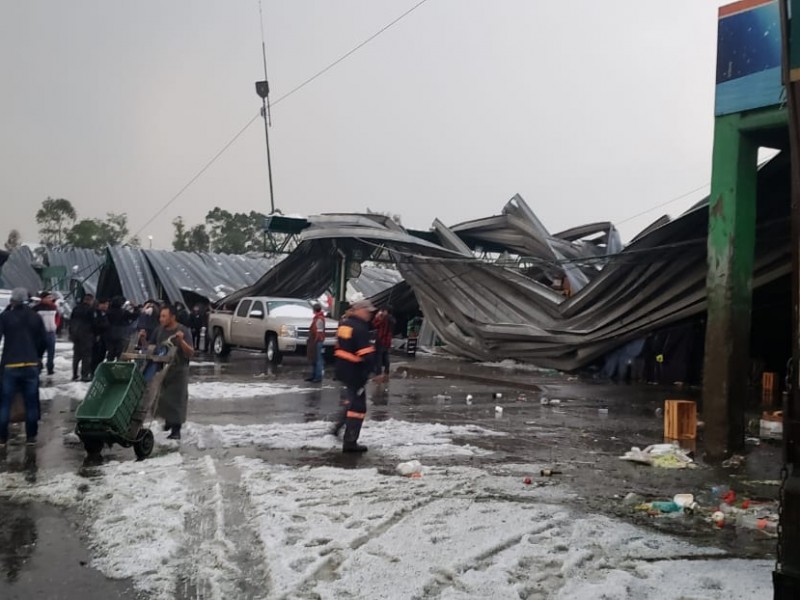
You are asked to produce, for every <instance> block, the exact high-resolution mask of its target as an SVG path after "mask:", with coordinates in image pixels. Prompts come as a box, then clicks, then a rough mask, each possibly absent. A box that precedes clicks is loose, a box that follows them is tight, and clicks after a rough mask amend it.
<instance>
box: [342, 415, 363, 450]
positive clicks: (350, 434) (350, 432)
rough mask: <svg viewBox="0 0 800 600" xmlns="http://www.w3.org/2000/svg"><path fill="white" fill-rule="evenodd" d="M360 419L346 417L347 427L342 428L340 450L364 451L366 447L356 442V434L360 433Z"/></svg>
mask: <svg viewBox="0 0 800 600" xmlns="http://www.w3.org/2000/svg"><path fill="white" fill-rule="evenodd" d="M361 423H362V421H361V419H353V418H350V419H347V427H346V429H345V430H344V444H342V452H366V451H367V447H366V446H362V445H361V444H359V443H358V436H359V435H360V434H361Z"/></svg>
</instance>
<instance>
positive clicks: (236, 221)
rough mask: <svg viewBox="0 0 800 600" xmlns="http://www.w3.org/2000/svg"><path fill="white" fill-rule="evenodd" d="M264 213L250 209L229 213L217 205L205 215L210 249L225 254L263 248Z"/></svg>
mask: <svg viewBox="0 0 800 600" xmlns="http://www.w3.org/2000/svg"><path fill="white" fill-rule="evenodd" d="M264 219H265V215H263V214H261V213H259V212H255V211H251V212H250V213H249V214H247V213H230V212H228V211H227V210H224V209H221V208H219V207H216V208H214V210H211V211H209V213H208V214H207V215H206V229H207V232H208V236H209V241H210V246H211V250H213V251H214V252H223V253H225V254H245V253H247V252H263V251H264V250H265V244H264V234H263V232H262V228H263V225H264Z"/></svg>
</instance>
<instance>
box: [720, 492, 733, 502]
mask: <svg viewBox="0 0 800 600" xmlns="http://www.w3.org/2000/svg"><path fill="white" fill-rule="evenodd" d="M722 501H723V502H724V503H725V504H733V503H734V502H736V492H734V491H733V490H730V491H729V492H728V493H727V494H725V495H724V496H723V497H722Z"/></svg>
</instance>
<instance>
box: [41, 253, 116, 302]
mask: <svg viewBox="0 0 800 600" xmlns="http://www.w3.org/2000/svg"><path fill="white" fill-rule="evenodd" d="M103 261H104V257H103V256H102V255H101V254H98V253H97V252H95V251H94V250H88V249H86V248H71V249H59V250H48V251H47V264H49V265H50V266H51V267H64V268H65V269H66V271H67V281H65V282H63V285H61V286H60V287H61V290H60V291H67V290H69V289H70V286H69V282H70V281H75V282H79V283H80V284H81V285H82V286H83V289H84V290H86V291H87V292H89V293H90V294H96V293H97V282H98V281H99V279H100V269H101V267H102V265H103Z"/></svg>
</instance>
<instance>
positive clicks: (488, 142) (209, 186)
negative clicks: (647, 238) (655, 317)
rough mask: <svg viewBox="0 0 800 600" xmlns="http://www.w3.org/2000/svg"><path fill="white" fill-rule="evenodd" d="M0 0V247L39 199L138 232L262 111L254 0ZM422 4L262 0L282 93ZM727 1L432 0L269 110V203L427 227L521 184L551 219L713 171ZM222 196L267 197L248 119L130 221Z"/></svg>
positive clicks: (498, 199)
mask: <svg viewBox="0 0 800 600" xmlns="http://www.w3.org/2000/svg"><path fill="white" fill-rule="evenodd" d="M0 1H1V2H2V5H1V6H2V15H1V16H0V64H1V65H2V70H0V72H1V73H2V93H0V114H2V116H3V118H2V123H3V127H2V133H0V202H2V220H1V221H0V237H2V240H0V241H4V240H5V239H6V236H7V235H8V231H9V230H10V229H11V228H18V229H20V230H21V232H22V234H23V239H24V240H25V241H27V242H35V241H36V240H37V239H38V238H37V231H36V230H37V227H36V223H35V221H34V214H35V212H36V209H37V208H38V207H39V205H40V204H41V202H42V200H43V199H44V198H46V197H47V196H52V197H63V198H68V199H69V200H70V201H72V203H73V204H74V205H75V207H76V209H77V210H78V212H79V216H80V217H102V216H103V215H104V213H106V212H108V211H112V212H127V213H128V216H129V222H130V225H131V229H132V230H133V231H135V230H137V229H139V228H140V227H141V226H142V225H144V223H145V222H146V221H147V220H148V219H149V218H150V217H151V216H152V215H153V214H154V213H155V212H156V211H157V210H159V209H160V208H161V207H162V206H163V205H164V204H165V203H166V202H168V201H169V200H170V198H171V197H172V196H173V195H174V194H175V193H176V192H178V190H180V189H181V188H182V187H183V186H184V185H185V184H186V183H187V182H188V181H189V180H190V179H191V178H192V177H193V176H194V175H195V174H196V173H197V172H198V171H199V169H200V168H201V167H202V166H203V165H204V164H205V163H206V162H207V161H208V160H209V159H210V158H211V157H212V156H214V154H216V153H217V152H218V151H219V150H220V149H221V148H222V147H223V145H224V144H225V143H226V142H227V141H228V140H230V139H231V138H232V137H233V136H234V135H235V134H236V132H237V131H238V130H239V129H240V128H241V127H242V126H244V124H245V123H247V122H248V120H250V118H251V117H252V116H253V115H255V114H257V112H258V110H259V108H260V100H259V98H258V97H257V96H256V94H255V91H254V85H253V82H254V81H255V80H257V79H261V78H262V63H261V37H260V31H259V14H258V2H257V0H239V1H231V0H213V1H212V0H170V1H169V2H163V1H159V2H156V1H143V0H140V1H137V2H121V1H111V0H94V1H89V0H70V2H64V1H63V0H49V1H45V0H25V1H24V2H21V1H15V0H0ZM416 1H417V0H404V1H400V0H391V1H390V0H337V1H333V0H291V1H289V0H283V1H278V0H264V3H263V9H264V24H265V30H266V37H267V54H268V61H269V70H270V73H269V75H270V77H269V79H270V84H271V88H272V97H273V99H277V98H278V97H280V96H281V95H282V94H284V93H286V92H287V91H289V90H290V89H292V88H293V87H295V86H296V85H297V84H299V83H300V82H302V81H303V80H305V79H306V78H308V77H309V76H311V75H313V74H314V73H315V72H317V71H318V70H319V69H321V68H323V67H324V66H326V65H327V64H329V63H330V62H332V61H333V60H335V59H336V58H338V57H339V56H340V55H342V54H343V53H345V52H346V51H348V50H349V49H351V48H352V47H353V46H355V45H356V44H357V43H358V42H360V41H362V40H363V39H365V38H366V37H368V36H370V35H371V34H373V33H375V32H376V31H377V30H378V29H380V28H381V27H382V26H384V25H386V24H387V23H388V22H389V21H391V20H392V19H394V18H395V17H397V16H399V15H400V14H401V13H403V12H404V11H405V10H407V9H408V8H410V7H411V6H413V5H414V4H415V3H416ZM726 3H727V2H724V1H718V0H670V2H666V3H665V2H663V1H658V2H657V1H655V0H608V1H605V2H598V1H597V0H573V1H569V2H568V1H566V0H559V1H552V0H551V1H545V0H498V1H496V2H489V1H488V0H428V1H427V2H426V3H425V4H423V5H422V6H421V7H419V8H418V9H417V10H416V11H414V12H413V13H411V14H410V15H409V16H408V17H406V18H405V19H403V20H402V21H400V22H399V23H398V24H397V25H395V26H394V27H392V28H391V29H389V30H388V31H386V32H385V33H384V34H382V35H381V36H380V37H378V38H377V39H376V40H374V41H373V42H372V43H370V44H369V45H367V46H366V47H364V48H363V49H361V50H360V51H358V52H357V53H356V54H354V55H353V56H351V57H350V58H349V59H347V60H346V61H344V62H342V63H341V64H340V65H338V66H337V67H335V68H334V69H332V70H331V71H330V72H328V73H327V74H325V75H324V76H322V77H321V78H319V79H317V80H316V81H314V82H313V83H312V84H310V85H309V86H307V87H306V88H304V89H303V90H302V91H300V92H298V93H297V94H295V95H293V96H291V97H289V98H287V99H286V100H285V101H284V102H281V103H279V104H278V105H277V106H275V107H274V111H273V127H272V129H271V130H270V136H271V144H272V158H273V173H274V182H275V195H276V201H277V206H278V208H280V209H281V210H283V212H284V213H292V214H315V213H320V212H343V211H344V212H351V211H363V210H364V209H366V208H367V207H369V208H371V209H373V210H378V211H387V212H392V213H397V214H400V215H401V216H402V219H403V222H404V224H405V225H407V226H412V227H417V228H427V227H428V226H429V225H430V223H431V221H432V220H433V219H434V218H435V217H439V218H441V219H442V221H444V222H445V223H448V224H454V223H457V222H460V221H464V220H467V219H472V218H478V217H482V216H488V215H490V214H497V213H499V211H500V210H501V209H502V206H503V204H504V203H505V201H506V200H508V199H509V198H510V197H511V196H512V195H514V194H515V193H520V194H521V195H522V196H523V197H524V198H525V199H526V200H527V201H528V202H529V203H530V205H531V206H532V207H533V209H534V211H535V212H536V213H537V214H538V215H539V217H540V218H541V219H542V221H543V222H544V223H545V225H546V226H547V227H548V228H549V229H550V231H552V232H556V231H558V230H561V229H565V228H567V227H570V226H574V225H579V224H582V223H587V222H591V221H597V220H612V221H616V222H620V221H623V220H625V219H627V218H629V217H631V216H632V215H635V214H636V213H639V212H641V211H643V210H646V209H647V208H650V207H652V206H654V205H657V204H660V203H663V202H666V201H668V200H670V199H672V198H675V197H677V196H680V195H682V194H684V193H686V192H688V191H690V190H692V189H695V188H697V187H699V186H701V185H703V184H706V183H708V181H709V178H710V171H711V146H712V133H713V99H714V71H715V69H714V64H715V56H716V21H717V8H718V7H719V6H720V5H722V4H726ZM702 195H703V194H702V193H700V192H698V193H695V194H693V195H691V196H690V197H688V198H685V199H684V200H682V201H680V202H675V203H674V204H671V205H670V206H668V207H666V208H664V209H661V210H657V211H653V212H651V213H649V214H647V215H645V216H643V217H639V218H637V219H633V220H629V221H627V222H625V223H622V224H621V225H620V229H621V230H622V232H623V236H624V237H625V238H630V237H631V236H632V235H633V234H635V233H636V232H637V231H638V230H640V229H641V228H643V227H644V226H646V225H647V224H648V223H649V222H651V221H652V220H654V219H655V218H656V217H658V216H659V215H660V214H663V213H664V212H668V213H671V214H673V215H675V214H678V213H679V212H680V211H681V210H683V209H685V208H686V207H688V206H689V205H690V204H692V203H693V202H694V201H696V200H697V199H699V198H700V197H702ZM215 206H222V207H224V208H226V209H228V210H230V211H250V210H259V211H262V212H268V211H269V195H268V184H267V175H266V151H265V145H264V129H263V121H261V120H260V119H258V120H257V121H256V122H255V123H254V124H253V125H251V126H250V127H249V128H248V129H247V131H246V132H245V133H244V134H243V135H242V137H240V138H239V140H238V141H237V142H236V143H235V144H234V145H233V146H231V148H230V149H229V150H228V151H227V152H225V154H223V156H222V157H221V158H220V159H219V160H218V161H217V162H216V163H215V164H214V165H213V166H212V167H211V168H210V169H209V170H208V171H207V172H206V173H205V174H204V175H203V176H202V177H201V178H200V179H199V180H198V181H197V182H195V183H194V184H193V185H192V186H191V187H190V188H189V189H188V190H187V191H186V192H185V193H184V194H183V195H182V196H181V197H180V198H179V199H178V200H177V201H176V202H175V203H174V204H172V205H171V206H170V207H169V208H168V209H167V210H166V211H165V212H164V214H163V215H162V216H161V217H160V218H159V220H158V221H156V222H155V223H153V224H152V225H150V226H148V227H146V228H145V229H144V230H143V231H142V232H141V236H142V238H143V240H145V244H146V243H147V242H146V240H147V237H148V236H149V235H152V236H153V238H154V241H153V246H154V247H163V248H168V247H171V240H172V226H171V221H172V220H173V219H174V218H175V217H176V216H178V215H181V216H183V217H184V219H185V220H186V221H188V222H190V223H195V222H200V221H202V219H203V217H204V216H205V214H206V212H207V211H208V210H210V209H212V208H213V207H215Z"/></svg>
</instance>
